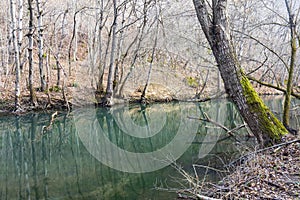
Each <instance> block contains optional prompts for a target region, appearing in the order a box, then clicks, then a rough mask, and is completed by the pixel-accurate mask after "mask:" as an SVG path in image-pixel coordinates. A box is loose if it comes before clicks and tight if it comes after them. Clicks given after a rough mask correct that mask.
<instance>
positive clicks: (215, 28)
mask: <svg viewBox="0 0 300 200" xmlns="http://www.w3.org/2000/svg"><path fill="white" fill-rule="evenodd" d="M193 3H194V6H195V9H196V13H197V17H198V20H199V22H200V24H201V27H202V30H203V32H204V34H205V36H206V38H207V40H208V42H209V44H210V47H211V49H212V51H213V54H214V57H215V59H216V62H217V64H218V68H219V71H220V73H221V76H222V79H223V81H224V85H225V90H226V92H227V94H228V95H229V97H230V98H231V99H232V101H233V103H234V104H235V105H236V107H237V109H238V110H239V112H240V114H241V115H242V117H243V118H244V120H245V122H246V123H247V124H248V126H249V128H250V129H251V131H252V132H253V134H254V135H255V136H256V138H257V140H258V142H259V144H260V145H261V146H266V145H269V144H270V143H274V142H279V141H280V139H281V137H282V136H283V135H284V134H286V133H287V130H286V129H285V127H284V126H283V125H282V123H281V122H280V121H279V120H278V119H277V118H276V117H275V116H274V115H273V113H272V112H271V111H270V110H269V108H268V107H267V106H266V105H265V104H264V103H263V101H262V100H261V98H260V97H259V95H258V94H257V92H256V91H255V90H254V89H253V87H252V85H251V83H250V81H249V79H248V78H247V77H246V75H245V74H244V72H243V70H242V67H241V66H240V63H239V61H238V59H237V56H236V53H235V50H234V46H233V45H232V41H231V37H230V31H229V24H228V20H227V15H226V5H227V1H226V0H213V1H212V8H211V9H208V7H207V5H206V1H204V0H193Z"/></svg>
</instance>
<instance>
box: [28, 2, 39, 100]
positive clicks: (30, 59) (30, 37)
mask: <svg viewBox="0 0 300 200" xmlns="http://www.w3.org/2000/svg"><path fill="white" fill-rule="evenodd" d="M32 1H33V0H28V11H29V24H28V33H27V37H28V63H29V74H28V82H29V92H30V103H31V104H32V105H34V106H35V105H36V104H37V101H36V95H35V91H34V87H33V52H32V51H33V29H34V27H33V7H32Z"/></svg>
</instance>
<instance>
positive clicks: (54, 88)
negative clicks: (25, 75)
mask: <svg viewBox="0 0 300 200" xmlns="http://www.w3.org/2000/svg"><path fill="white" fill-rule="evenodd" d="M49 91H50V92H60V91H61V88H60V87H59V86H57V85H54V86H52V87H50V88H49Z"/></svg>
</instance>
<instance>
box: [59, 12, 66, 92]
mask: <svg viewBox="0 0 300 200" xmlns="http://www.w3.org/2000/svg"><path fill="white" fill-rule="evenodd" d="M67 13H68V10H65V11H64V14H63V19H62V25H61V37H60V41H59V44H58V49H57V54H56V67H57V82H56V85H57V86H60V81H61V66H60V63H59V59H60V54H61V50H62V46H63V40H64V38H65V20H66V16H67Z"/></svg>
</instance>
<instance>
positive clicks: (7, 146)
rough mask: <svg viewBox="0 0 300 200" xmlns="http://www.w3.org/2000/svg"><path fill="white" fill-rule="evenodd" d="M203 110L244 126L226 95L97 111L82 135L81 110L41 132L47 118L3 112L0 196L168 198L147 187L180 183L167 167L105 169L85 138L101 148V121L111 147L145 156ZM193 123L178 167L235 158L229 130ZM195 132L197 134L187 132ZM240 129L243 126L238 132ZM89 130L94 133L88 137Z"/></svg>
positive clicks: (274, 106)
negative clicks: (96, 128) (139, 170)
mask: <svg viewBox="0 0 300 200" xmlns="http://www.w3.org/2000/svg"><path fill="white" fill-rule="evenodd" d="M295 104H296V103H295ZM270 105H271V109H274V110H278V112H281V111H280V108H279V107H278V106H281V103H280V102H279V103H278V104H276V103H274V102H272V104H270ZM182 106H183V107H182ZM204 113H206V114H207V115H208V116H209V117H210V118H211V119H212V120H214V121H216V122H219V123H220V124H224V125H225V126H226V127H228V128H234V127H236V126H237V125H239V124H241V123H242V120H241V118H240V116H239V115H238V113H237V112H236V110H235V108H234V106H233V105H232V104H231V103H229V102H227V101H225V100H222V101H212V102H205V103H200V104H193V103H188V104H183V105H180V106H179V105H178V104H159V105H153V106H148V107H140V106H139V105H131V106H130V107H115V108H113V109H101V108H99V109H96V110H95V115H92V116H90V117H92V118H90V119H89V120H87V122H91V121H90V120H92V121H93V123H89V124H88V125H89V126H90V128H89V129H83V130H85V134H84V132H79V131H78V124H77V123H75V122H76V120H77V122H78V120H81V119H82V117H83V116H85V117H86V118H88V117H89V115H87V113H86V110H85V111H82V110H81V111H80V110H78V111H75V112H73V113H71V114H69V115H68V114H64V113H60V114H59V115H58V117H57V118H56V119H55V121H54V122H53V124H52V126H51V128H50V129H49V130H46V131H43V130H44V128H43V127H45V126H48V125H49V123H50V119H51V115H49V114H46V113H34V114H28V115H25V116H19V117H2V118H0V127H1V129H0V199H170V198H172V197H174V196H176V194H174V193H168V192H163V191H162V192H159V191H156V190H153V189H152V188H153V187H154V185H155V184H156V183H162V185H160V186H162V187H167V185H166V183H167V184H168V186H169V187H175V188H176V187H180V185H179V184H177V183H176V182H174V181H172V178H170V177H171V176H177V172H176V171H175V170H174V169H173V168H172V167H165V168H163V169H160V170H157V171H154V172H151V173H139V174H133V173H126V172H122V171H118V170H115V169H112V168H110V167H107V166H106V165H103V164H102V163H101V162H99V161H98V160H97V159H95V158H94V156H92V155H91V154H90V152H89V151H88V150H87V143H93V144H96V146H101V145H103V138H102V139H99V137H98V136H99V132H93V131H91V130H93V126H96V125H99V126H100V127H101V128H102V129H103V130H104V131H103V132H102V134H103V135H104V136H105V137H107V138H108V139H109V141H111V143H112V144H114V145H116V146H118V147H120V148H122V149H124V150H126V151H128V152H140V153H149V152H153V151H158V150H160V149H163V148H164V147H165V146H166V145H168V144H169V143H170V141H172V140H174V139H176V137H178V136H177V132H178V129H179V127H180V123H179V122H181V118H182V117H183V116H184V119H186V118H185V117H187V116H194V117H204ZM95 116H96V117H95ZM81 122H82V123H83V127H87V126H86V125H87V124H84V121H81ZM194 122H195V123H193V124H192V125H191V126H188V125H186V124H184V125H186V126H183V127H184V129H182V130H184V131H186V132H187V134H188V135H191V136H192V137H191V138H193V144H192V145H191V146H190V147H189V148H188V149H187V151H186V152H185V153H184V154H183V155H182V156H181V157H180V158H179V159H178V160H177V161H176V162H177V163H178V164H180V165H181V166H183V167H185V168H186V169H187V170H188V169H189V168H190V166H191V165H192V164H193V163H199V164H209V165H210V166H212V167H218V165H220V159H219V158H218V157H220V156H221V157H222V159H223V160H225V159H226V156H227V155H228V157H232V156H233V155H234V154H236V155H237V153H236V152H237V151H236V145H235V144H234V143H235V141H234V140H224V138H226V137H227V135H226V134H225V132H224V131H223V130H222V129H220V128H218V127H216V126H214V125H212V124H207V123H204V122H200V121H197V120H195V121H194ZM130 123H131V125H130ZM293 123H294V122H293ZM79 129H80V128H79ZM194 132H195V133H197V134H196V135H193V133H194ZM242 133H243V131H241V132H239V134H242ZM93 134H94V135H93ZM89 135H92V136H93V137H88V136H89ZM84 137H87V138H88V140H85V139H84ZM185 137H186V136H185ZM176 140H178V141H180V140H182V141H183V140H185V141H186V138H180V137H178V138H177V139H176ZM86 141H88V142H87V143H86ZM179 144H180V143H177V145H179ZM176 147H178V146H176ZM174 149H175V150H176V148H174ZM103 151H104V154H105V155H109V156H110V157H113V156H116V155H112V151H111V150H110V149H109V148H106V149H105V148H104V149H103ZM175 152H176V151H175ZM117 156H120V155H117ZM119 158H120V159H121V157H119ZM126 160H127V161H128V160H130V159H128V158H127V159H125V161H126ZM125 161H122V162H125ZM139 162H140V163H139V165H143V162H146V161H143V160H140V161H139ZM146 163H147V162H146ZM131 165H136V163H131ZM201 173H202V174H204V173H206V171H205V170H203V171H201V170H200V169H199V173H198V174H199V175H201ZM209 173H211V178H214V177H215V178H216V179H218V177H216V174H214V173H213V172H209ZM178 176H179V175H178Z"/></svg>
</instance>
